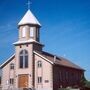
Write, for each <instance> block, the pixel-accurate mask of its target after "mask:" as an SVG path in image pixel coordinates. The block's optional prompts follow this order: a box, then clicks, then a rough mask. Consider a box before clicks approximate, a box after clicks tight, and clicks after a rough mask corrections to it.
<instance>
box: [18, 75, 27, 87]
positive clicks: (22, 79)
mask: <svg viewBox="0 0 90 90" xmlns="http://www.w3.org/2000/svg"><path fill="white" fill-rule="evenodd" d="M27 87H28V75H19V76H18V88H27Z"/></svg>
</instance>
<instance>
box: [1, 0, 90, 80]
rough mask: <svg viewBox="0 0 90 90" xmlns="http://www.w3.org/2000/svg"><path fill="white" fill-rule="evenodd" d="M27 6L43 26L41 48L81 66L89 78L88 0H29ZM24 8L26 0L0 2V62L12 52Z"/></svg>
mask: <svg viewBox="0 0 90 90" xmlns="http://www.w3.org/2000/svg"><path fill="white" fill-rule="evenodd" d="M30 9H31V11H32V12H33V14H34V15H35V16H36V17H37V19H38V20H39V22H40V23H41V25H42V27H41V30H40V35H41V37H40V38H41V40H40V42H41V43H43V44H44V45H45V47H44V48H43V50H45V51H47V52H50V53H52V54H55V55H58V56H63V57H65V58H67V59H69V60H70V61H71V62H73V63H75V64H77V65H79V66H81V67H82V68H83V69H85V70H86V71H85V77H86V79H87V80H90V0H31V6H30ZM26 11H27V0H1V1H0V64H2V63H3V62H4V61H5V60H7V59H8V58H9V57H10V56H11V55H12V54H13V53H14V52H15V50H14V45H13V43H14V42H16V41H17V40H18V28H17V27H18V25H17V24H18V23H19V21H20V20H21V18H22V17H23V16H24V14H25V13H26Z"/></svg>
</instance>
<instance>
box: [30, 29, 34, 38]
mask: <svg viewBox="0 0 90 90" xmlns="http://www.w3.org/2000/svg"><path fill="white" fill-rule="evenodd" d="M30 37H34V28H33V27H30Z"/></svg>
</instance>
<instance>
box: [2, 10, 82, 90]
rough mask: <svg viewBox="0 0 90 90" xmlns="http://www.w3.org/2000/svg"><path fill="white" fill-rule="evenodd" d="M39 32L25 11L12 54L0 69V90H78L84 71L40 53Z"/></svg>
mask: <svg viewBox="0 0 90 90" xmlns="http://www.w3.org/2000/svg"><path fill="white" fill-rule="evenodd" d="M40 28H41V24H40V23H39V21H38V20H37V19H36V17H35V16H34V15H33V13H32V12H31V11H30V10H28V11H27V12H26V14H25V15H24V17H23V18H22V19H21V21H20V22H19V23H18V32H19V36H18V41H17V42H15V43H13V44H14V46H15V53H14V54H13V55H12V56H11V57H10V58H9V59H8V60H6V61H5V62H4V63H3V64H2V65H0V69H1V70H2V76H1V81H0V82H1V88H2V89H9V90H10V89H12V90H13V88H14V89H15V88H16V90H17V89H18V88H20V89H23V88H31V89H32V88H35V89H36V90H58V88H62V87H64V88H66V87H74V86H77V87H80V85H81V82H80V81H81V79H82V76H83V75H84V69H82V68H81V67H79V66H78V65H76V64H74V63H72V62H71V61H69V60H67V59H66V58H63V57H61V56H56V55H54V54H51V53H48V52H45V51H43V47H44V45H43V44H41V43H40Z"/></svg>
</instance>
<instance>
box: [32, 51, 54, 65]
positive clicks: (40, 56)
mask: <svg viewBox="0 0 90 90" xmlns="http://www.w3.org/2000/svg"><path fill="white" fill-rule="evenodd" d="M33 53H35V54H36V55H38V56H39V57H41V58H43V59H44V60H46V61H48V62H49V63H51V64H54V63H53V62H52V61H50V60H49V59H47V58H46V57H44V56H42V55H40V54H39V53H37V52H36V51H33Z"/></svg>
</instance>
